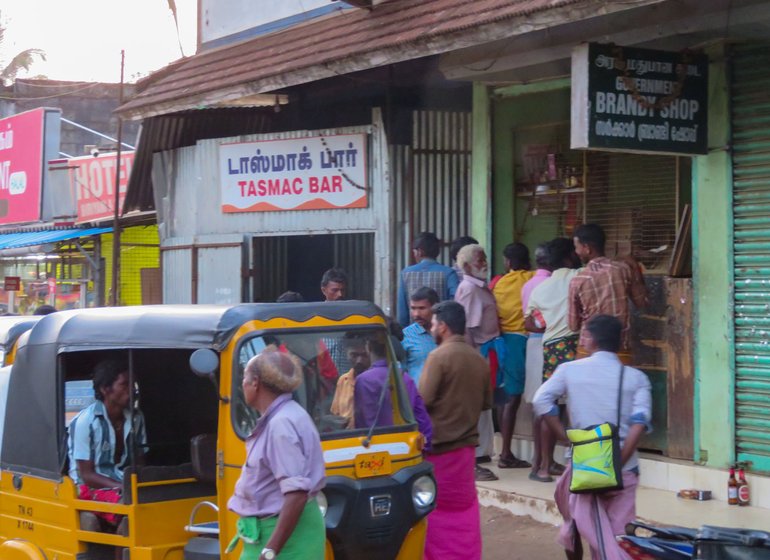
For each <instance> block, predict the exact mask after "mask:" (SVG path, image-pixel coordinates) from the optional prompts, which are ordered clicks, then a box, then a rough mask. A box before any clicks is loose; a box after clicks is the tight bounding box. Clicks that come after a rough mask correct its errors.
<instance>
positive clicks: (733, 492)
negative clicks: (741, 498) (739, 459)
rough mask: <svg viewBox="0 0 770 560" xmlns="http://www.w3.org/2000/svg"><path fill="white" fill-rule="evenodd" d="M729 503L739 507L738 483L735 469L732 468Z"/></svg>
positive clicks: (728, 494) (728, 480)
mask: <svg viewBox="0 0 770 560" xmlns="http://www.w3.org/2000/svg"><path fill="white" fill-rule="evenodd" d="M727 503H728V504H730V505H731V506H737V505H738V481H737V480H735V467H730V478H728V479H727Z"/></svg>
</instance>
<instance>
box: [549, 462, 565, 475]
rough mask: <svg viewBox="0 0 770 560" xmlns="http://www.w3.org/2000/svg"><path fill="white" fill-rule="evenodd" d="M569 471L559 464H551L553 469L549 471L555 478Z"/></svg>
mask: <svg viewBox="0 0 770 560" xmlns="http://www.w3.org/2000/svg"><path fill="white" fill-rule="evenodd" d="M566 469H567V467H565V466H564V465H561V464H559V463H551V467H550V468H549V469H548V473H549V474H552V475H554V476H561V475H563V474H564V471H565V470H566Z"/></svg>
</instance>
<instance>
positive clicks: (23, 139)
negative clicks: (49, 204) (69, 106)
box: [0, 109, 46, 224]
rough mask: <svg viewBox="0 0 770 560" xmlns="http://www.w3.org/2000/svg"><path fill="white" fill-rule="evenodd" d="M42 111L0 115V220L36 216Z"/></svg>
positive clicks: (16, 220)
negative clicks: (7, 115) (4, 116)
mask: <svg viewBox="0 0 770 560" xmlns="http://www.w3.org/2000/svg"><path fill="white" fill-rule="evenodd" d="M45 113H46V110H45V109H34V110H32V111H27V112H26V113H19V114H18V115H14V116H12V117H8V118H5V119H0V224H14V223H19V222H35V221H37V220H39V219H40V197H41V193H42V190H43V161H44V159H43V151H44V146H43V142H44V131H45Z"/></svg>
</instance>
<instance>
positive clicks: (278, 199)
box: [219, 134, 368, 212]
mask: <svg viewBox="0 0 770 560" xmlns="http://www.w3.org/2000/svg"><path fill="white" fill-rule="evenodd" d="M366 156H367V142H366V135H365V134H339V135H334V136H310V137H306V138H289V139H282V140H265V141H260V142H241V143H235V144H222V145H221V146H220V147H219V165H220V180H221V183H222V184H221V190H222V211H223V212H265V211H280V210H322V209H331V208H365V207H366V204H367V192H368V178H367V161H366Z"/></svg>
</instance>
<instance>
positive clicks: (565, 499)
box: [532, 315, 652, 560]
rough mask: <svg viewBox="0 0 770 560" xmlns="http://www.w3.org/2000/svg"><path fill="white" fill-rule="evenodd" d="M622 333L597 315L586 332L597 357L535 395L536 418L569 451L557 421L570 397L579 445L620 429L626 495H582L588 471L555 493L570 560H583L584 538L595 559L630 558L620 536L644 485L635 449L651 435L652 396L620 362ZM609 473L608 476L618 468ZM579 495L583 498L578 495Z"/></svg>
mask: <svg viewBox="0 0 770 560" xmlns="http://www.w3.org/2000/svg"><path fill="white" fill-rule="evenodd" d="M622 329H623V325H622V324H621V322H620V321H619V320H618V319H617V318H615V317H611V316H609V315H597V316H595V317H593V318H591V319H590V320H589V321H588V323H587V324H586V330H587V334H588V335H589V336H588V337H586V345H585V346H586V349H587V350H588V351H589V353H590V354H591V355H590V356H589V357H588V358H584V359H582V360H576V361H574V362H568V363H564V364H562V365H560V366H559V367H558V368H557V369H556V371H555V372H554V374H553V376H552V377H551V378H550V379H549V380H548V381H546V382H545V383H544V384H543V385H542V386H541V387H540V389H538V391H537V393H535V397H534V400H533V403H532V404H533V406H534V409H535V413H536V414H537V415H539V416H543V420H544V421H545V422H546V424H547V425H548V426H549V427H550V428H551V430H552V431H553V432H554V434H555V435H556V437H557V438H558V439H559V440H560V441H562V442H565V443H567V444H569V441H570V438H568V436H567V431H566V430H565V428H564V426H563V425H562V424H561V422H560V421H559V417H558V406H557V402H558V400H559V399H560V398H562V397H567V410H568V412H569V418H570V423H571V426H570V427H571V428H572V430H571V432H573V433H572V434H571V436H572V437H571V439H572V440H573V442H574V441H575V440H576V437H575V435H576V433H578V431H579V430H586V429H594V430H595V429H596V428H599V427H602V425H603V424H607V423H609V424H612V425H617V432H618V434H619V444H620V454H619V458H618V459H617V460H619V462H620V465H622V467H621V468H622V488H621V489H618V490H608V491H601V490H598V491H581V490H576V489H577V488H580V487H581V482H583V481H581V479H580V478H581V476H582V471H581V465H573V464H570V465H569V467H568V468H567V470H566V471H565V473H564V475H562V477H561V478H560V479H559V481H558V483H557V485H556V493H555V499H556V505H557V506H558V507H559V512H560V513H561V514H562V517H564V524H563V525H562V527H561V530H560V532H559V543H560V544H561V545H562V546H563V547H564V548H565V551H566V553H567V558H569V559H572V558H582V557H583V550H582V545H581V540H580V537H581V536H582V537H583V539H584V541H585V542H586V543H588V545H589V547H590V549H591V557H592V558H598V559H602V560H616V559H617V560H622V559H625V558H627V555H626V554H625V553H624V552H623V551H622V549H621V548H620V545H619V544H618V543H617V541H616V539H615V536H616V535H621V534H623V532H624V529H625V526H626V524H627V523H629V522H631V521H633V520H634V519H635V518H636V487H637V485H638V482H639V459H638V456H637V452H636V447H637V445H638V444H639V440H640V438H641V437H642V435H643V434H644V433H645V432H648V431H649V430H650V429H651V426H650V419H651V415H652V394H651V386H650V381H649V379H648V378H647V376H646V375H645V374H644V373H643V372H641V371H639V370H638V369H634V368H632V367H628V366H625V367H624V366H623V364H622V363H621V361H620V359H619V358H618V356H617V352H618V351H619V350H620V347H621V342H622ZM618 403H620V407H618ZM604 427H606V426H604ZM607 444H609V440H607ZM606 466H607V467H608V472H609V471H610V470H611V469H610V468H609V467H611V465H609V464H608V465H606ZM575 467H577V468H575ZM595 472H596V469H594V474H595ZM573 478H574V480H573ZM570 487H572V492H571V491H570ZM576 491H581V492H584V493H574V492H576Z"/></svg>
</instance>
